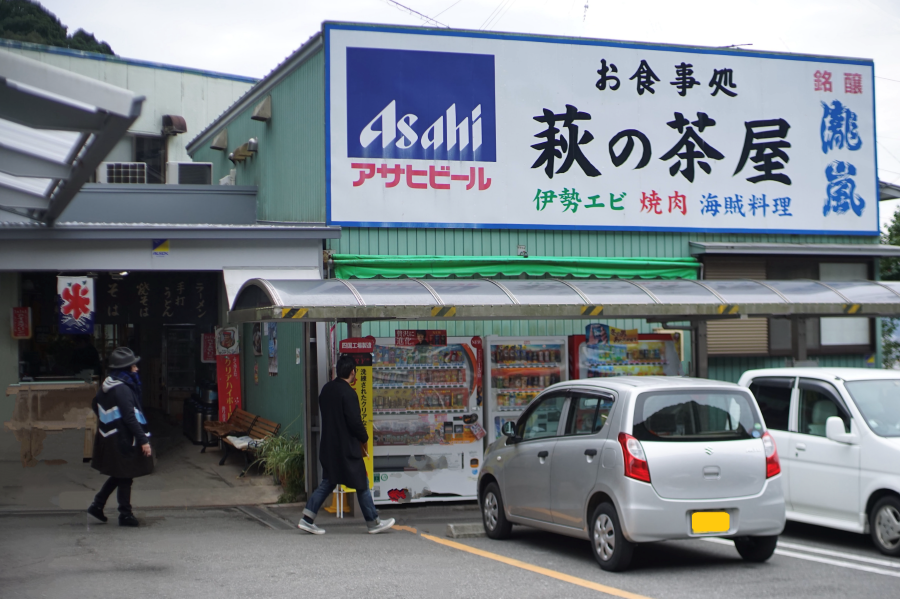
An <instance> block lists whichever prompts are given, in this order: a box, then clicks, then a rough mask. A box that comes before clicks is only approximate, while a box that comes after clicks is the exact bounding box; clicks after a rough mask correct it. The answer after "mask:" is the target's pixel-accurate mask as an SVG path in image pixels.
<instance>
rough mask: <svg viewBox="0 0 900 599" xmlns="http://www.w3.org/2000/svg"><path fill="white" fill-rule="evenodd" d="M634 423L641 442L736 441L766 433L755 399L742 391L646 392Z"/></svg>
mask: <svg viewBox="0 0 900 599" xmlns="http://www.w3.org/2000/svg"><path fill="white" fill-rule="evenodd" d="M633 424H634V426H633V431H632V434H633V435H634V436H635V437H636V438H637V439H638V440H639V441H732V440H738V439H754V438H756V439H758V438H760V437H761V436H762V433H763V426H762V423H761V422H760V420H759V415H758V412H757V410H756V408H755V406H754V405H753V400H752V399H751V397H750V396H749V395H748V394H745V393H741V392H739V391H738V392H733V393H732V392H711V393H707V392H697V391H679V392H671V391H666V392H651V393H644V394H642V395H639V396H638V398H637V401H636V402H635V406H634V423H633Z"/></svg>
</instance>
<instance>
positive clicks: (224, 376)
mask: <svg viewBox="0 0 900 599" xmlns="http://www.w3.org/2000/svg"><path fill="white" fill-rule="evenodd" d="M216 374H217V379H218V383H219V389H218V391H219V420H220V421H221V422H225V421H226V420H228V417H229V416H231V413H232V412H234V411H235V410H236V409H238V408H240V407H241V357H240V355H238V354H228V355H224V356H216Z"/></svg>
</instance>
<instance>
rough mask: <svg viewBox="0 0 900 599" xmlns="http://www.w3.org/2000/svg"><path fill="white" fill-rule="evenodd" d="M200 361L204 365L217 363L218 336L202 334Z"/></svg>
mask: <svg viewBox="0 0 900 599" xmlns="http://www.w3.org/2000/svg"><path fill="white" fill-rule="evenodd" d="M200 361H201V362H202V363H204V364H215V363H216V334H215V333H201V334H200Z"/></svg>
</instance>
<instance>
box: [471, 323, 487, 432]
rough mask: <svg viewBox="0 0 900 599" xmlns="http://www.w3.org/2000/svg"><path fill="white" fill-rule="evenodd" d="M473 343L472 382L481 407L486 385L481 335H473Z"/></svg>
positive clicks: (477, 403) (477, 402) (477, 401)
mask: <svg viewBox="0 0 900 599" xmlns="http://www.w3.org/2000/svg"><path fill="white" fill-rule="evenodd" d="M471 344H472V347H474V348H475V375H474V376H473V377H472V378H473V379H474V381H473V383H472V384H473V386H474V387H475V393H476V405H477V406H478V407H479V408H480V407H481V405H482V403H483V402H484V386H483V385H482V384H481V379H482V377H483V376H484V343H483V342H482V340H481V337H472V341H471ZM478 438H479V439H480V438H481V437H478Z"/></svg>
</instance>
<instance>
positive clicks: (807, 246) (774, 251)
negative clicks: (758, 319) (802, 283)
mask: <svg viewBox="0 0 900 599" xmlns="http://www.w3.org/2000/svg"><path fill="white" fill-rule="evenodd" d="M690 245H691V254H693V255H694V256H697V255H700V254H730V255H795V256H860V257H872V256H888V257H897V256H900V246H896V245H880V244H877V243H757V242H748V243H730V242H723V241H691V242H690Z"/></svg>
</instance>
